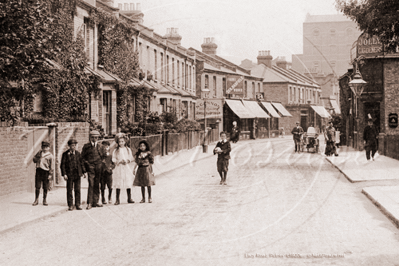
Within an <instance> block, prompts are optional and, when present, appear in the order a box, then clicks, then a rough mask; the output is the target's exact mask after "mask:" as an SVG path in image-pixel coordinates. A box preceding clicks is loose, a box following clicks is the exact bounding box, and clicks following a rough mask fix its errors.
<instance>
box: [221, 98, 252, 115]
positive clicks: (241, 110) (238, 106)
mask: <svg viewBox="0 0 399 266" xmlns="http://www.w3.org/2000/svg"><path fill="white" fill-rule="evenodd" d="M226 104H227V105H228V106H229V107H230V109H231V110H232V111H233V112H234V113H235V114H236V115H237V116H238V117H239V118H255V115H253V114H252V112H250V111H249V110H248V109H247V108H245V106H244V105H243V104H242V102H241V101H234V100H226Z"/></svg>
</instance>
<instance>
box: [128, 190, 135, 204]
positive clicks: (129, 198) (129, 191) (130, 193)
mask: <svg viewBox="0 0 399 266" xmlns="http://www.w3.org/2000/svg"><path fill="white" fill-rule="evenodd" d="M126 192H127V203H134V200H132V191H131V189H130V188H128V189H126Z"/></svg>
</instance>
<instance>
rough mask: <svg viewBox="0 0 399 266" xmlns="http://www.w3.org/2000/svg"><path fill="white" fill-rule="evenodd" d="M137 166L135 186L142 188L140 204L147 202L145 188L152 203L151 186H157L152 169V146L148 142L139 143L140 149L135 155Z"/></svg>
mask: <svg viewBox="0 0 399 266" xmlns="http://www.w3.org/2000/svg"><path fill="white" fill-rule="evenodd" d="M135 160H136V166H135V167H134V171H133V172H135V173H136V177H135V178H134V183H133V185H134V186H138V187H141V196H142V199H141V201H140V203H144V202H145V187H147V191H148V202H149V203H151V202H152V199H151V186H154V185H155V176H154V171H153V169H152V164H154V156H153V155H152V153H151V151H150V145H149V144H148V142H147V141H145V140H142V141H140V142H139V148H138V150H137V152H136V155H135ZM136 169H137V171H136Z"/></svg>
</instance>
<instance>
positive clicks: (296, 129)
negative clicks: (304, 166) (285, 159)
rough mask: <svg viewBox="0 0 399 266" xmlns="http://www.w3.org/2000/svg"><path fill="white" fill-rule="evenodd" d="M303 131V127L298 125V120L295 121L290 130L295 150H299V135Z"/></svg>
mask: <svg viewBox="0 0 399 266" xmlns="http://www.w3.org/2000/svg"><path fill="white" fill-rule="evenodd" d="M303 133H304V131H303V128H302V127H301V126H300V125H299V122H296V126H295V127H294V128H293V129H292V131H291V134H292V136H293V138H294V143H295V152H300V151H301V136H302V134H303Z"/></svg>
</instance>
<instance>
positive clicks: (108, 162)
mask: <svg viewBox="0 0 399 266" xmlns="http://www.w3.org/2000/svg"><path fill="white" fill-rule="evenodd" d="M102 145H103V147H104V150H105V154H104V159H103V165H102V174H101V199H102V203H103V204H107V201H106V200H105V186H107V187H108V203H109V204H111V203H112V200H111V196H112V170H114V168H115V164H114V163H113V162H112V154H111V152H110V150H109V148H110V143H109V142H108V141H103V142H102Z"/></svg>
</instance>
